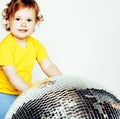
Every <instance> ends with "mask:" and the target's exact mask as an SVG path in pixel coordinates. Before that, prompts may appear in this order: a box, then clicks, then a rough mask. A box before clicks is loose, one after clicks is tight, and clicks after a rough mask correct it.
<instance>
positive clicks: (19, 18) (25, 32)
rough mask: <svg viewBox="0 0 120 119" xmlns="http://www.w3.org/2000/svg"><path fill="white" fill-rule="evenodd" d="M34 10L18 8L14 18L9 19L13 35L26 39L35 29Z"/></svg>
mask: <svg viewBox="0 0 120 119" xmlns="http://www.w3.org/2000/svg"><path fill="white" fill-rule="evenodd" d="M35 18H36V16H35V10H34V9H29V8H23V9H19V10H18V11H17V12H16V13H15V15H14V18H11V19H10V21H9V24H10V30H11V33H12V34H13V36H14V37H15V38H17V39H19V40H26V38H27V37H28V36H29V35H31V34H32V33H33V31H34V29H35V25H36V20H35Z"/></svg>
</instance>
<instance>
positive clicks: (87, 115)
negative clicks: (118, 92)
mask: <svg viewBox="0 0 120 119" xmlns="http://www.w3.org/2000/svg"><path fill="white" fill-rule="evenodd" d="M5 119H120V100H119V99H118V98H117V97H116V96H114V95H113V94H112V93H111V92H110V91H108V90H106V89H105V88H103V87H102V86H100V85H98V84H97V83H95V82H93V81H90V80H87V79H84V78H80V77H76V76H58V77H53V78H50V79H48V81H46V80H45V81H43V83H41V84H39V83H38V84H37V85H35V86H34V87H33V88H31V89H29V90H27V91H25V92H23V93H22V94H21V95H20V96H18V98H17V99H16V100H15V102H14V103H13V105H12V106H11V108H10V109H9V111H8V113H7V115H6V118H5Z"/></svg>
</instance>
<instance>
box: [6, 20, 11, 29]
mask: <svg viewBox="0 0 120 119" xmlns="http://www.w3.org/2000/svg"><path fill="white" fill-rule="evenodd" d="M6 28H7V29H9V28H10V21H9V20H7V21H6Z"/></svg>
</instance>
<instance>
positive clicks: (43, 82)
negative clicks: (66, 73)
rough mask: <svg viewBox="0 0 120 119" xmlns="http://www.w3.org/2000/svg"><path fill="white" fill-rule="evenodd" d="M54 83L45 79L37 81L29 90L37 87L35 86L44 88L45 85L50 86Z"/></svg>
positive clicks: (49, 79)
mask: <svg viewBox="0 0 120 119" xmlns="http://www.w3.org/2000/svg"><path fill="white" fill-rule="evenodd" d="M54 83H55V81H53V80H51V78H46V79H44V80H41V81H38V82H36V83H34V84H33V85H32V86H31V88H33V87H37V86H40V87H45V86H47V85H51V84H54Z"/></svg>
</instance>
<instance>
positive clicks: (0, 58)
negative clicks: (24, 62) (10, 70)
mask: <svg viewBox="0 0 120 119" xmlns="http://www.w3.org/2000/svg"><path fill="white" fill-rule="evenodd" d="M0 65H1V66H3V65H14V58H13V55H12V52H11V50H10V49H9V48H8V47H7V45H5V44H0Z"/></svg>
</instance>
